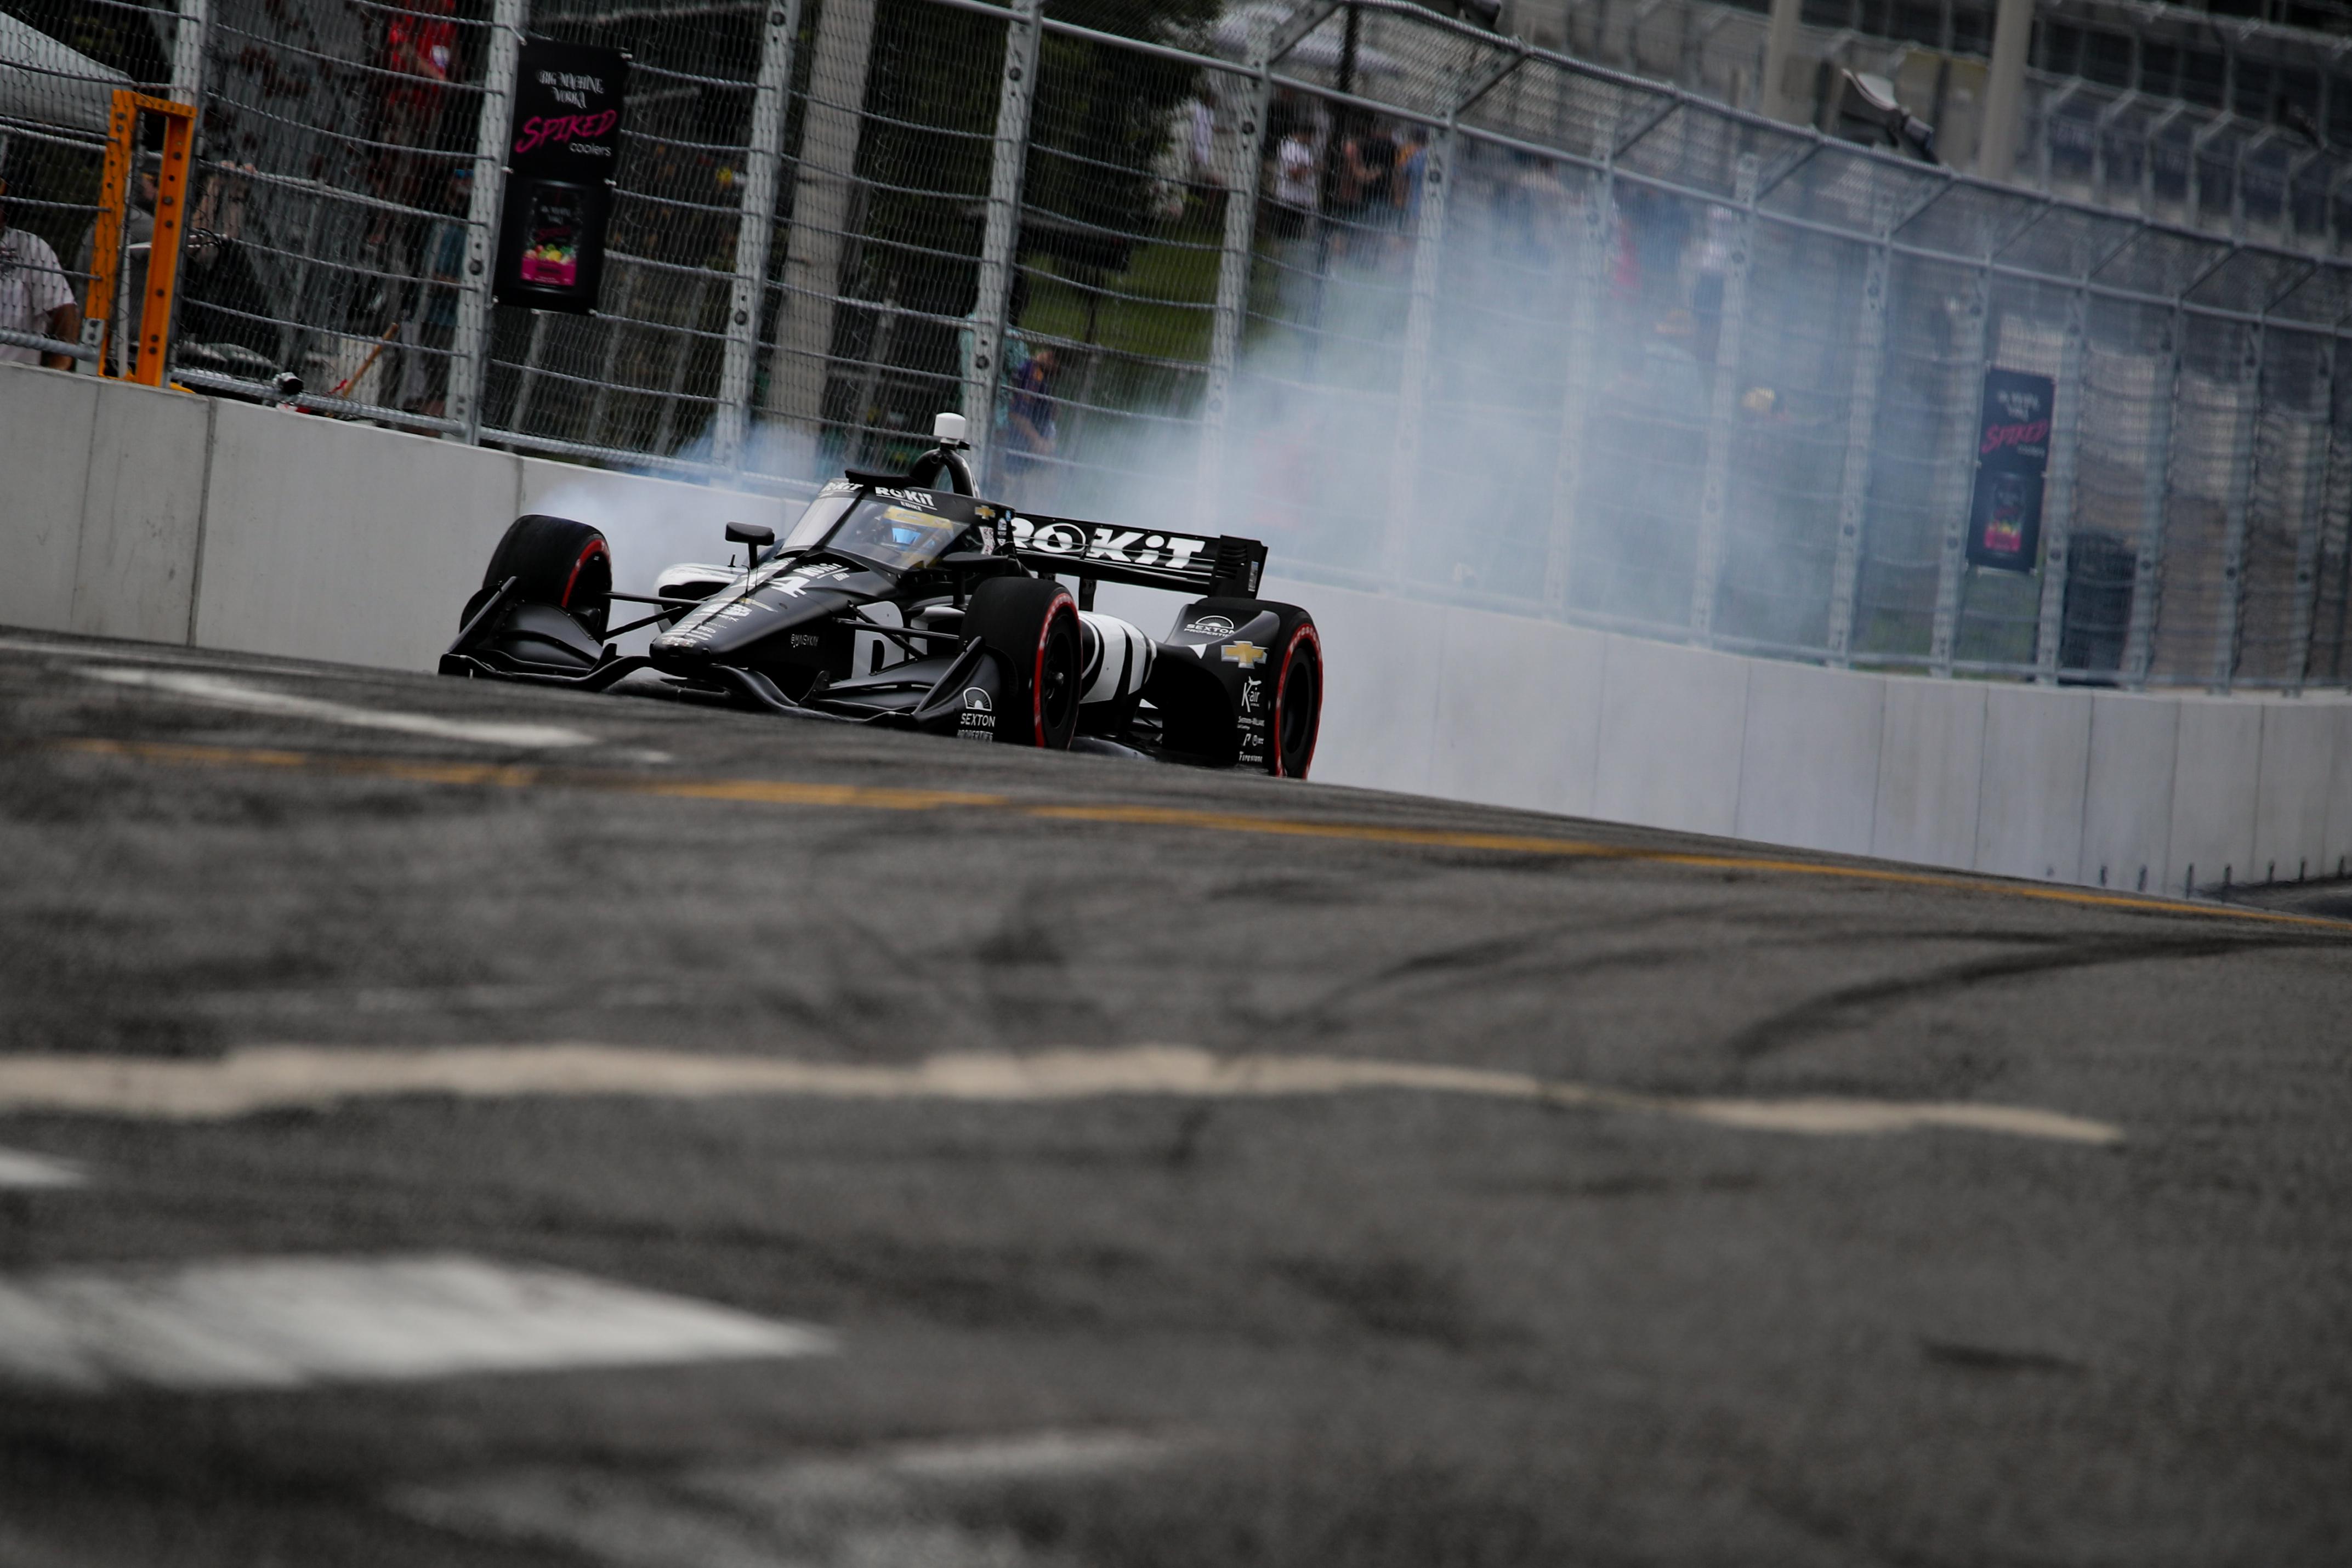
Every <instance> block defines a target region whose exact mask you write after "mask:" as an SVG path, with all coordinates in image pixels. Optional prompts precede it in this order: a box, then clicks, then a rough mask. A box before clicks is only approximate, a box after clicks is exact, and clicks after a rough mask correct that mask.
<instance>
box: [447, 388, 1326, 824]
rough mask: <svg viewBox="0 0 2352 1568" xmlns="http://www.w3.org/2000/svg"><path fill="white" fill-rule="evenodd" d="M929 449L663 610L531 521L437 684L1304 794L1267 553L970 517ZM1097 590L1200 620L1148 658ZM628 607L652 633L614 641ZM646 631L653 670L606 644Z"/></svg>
mask: <svg viewBox="0 0 2352 1568" xmlns="http://www.w3.org/2000/svg"><path fill="white" fill-rule="evenodd" d="M935 435H936V437H937V439H938V441H939V445H938V446H936V447H933V448H932V449H931V450H929V451H928V452H926V453H924V454H923V456H922V457H921V458H919V459H918V460H917V461H916V463H915V465H914V467H913V468H912V469H911V470H910V471H909V472H908V473H905V474H887V475H886V474H865V473H858V472H856V471H854V470H853V471H851V472H850V473H848V474H847V475H846V476H845V477H844V478H842V479H835V480H834V481H833V482H832V483H830V484H828V485H826V486H825V487H824V489H823V490H822V491H820V492H819V493H818V495H817V498H816V500H814V501H812V502H811V503H810V504H809V507H808V510H806V511H804V512H803V513H802V514H801V517H800V521H797V522H795V523H794V524H793V527H792V530H791V531H790V532H788V533H787V534H786V535H785V537H784V538H783V539H782V542H779V541H778V540H777V539H776V537H775V532H774V531H773V530H772V529H768V528H763V527H749V526H745V525H743V524H740V523H730V524H729V525H728V528H727V538H728V539H729V540H730V542H734V543H739V544H742V545H744V546H746V547H747V556H746V563H745V564H744V565H743V566H741V567H737V566H734V565H731V564H730V565H726V566H704V565H682V566H673V567H671V568H669V569H668V570H667V571H666V572H664V573H662V574H661V575H660V577H659V578H658V579H657V580H656V584H655V591H654V595H652V596H651V597H647V596H646V595H636V594H619V593H615V592H614V591H613V560H612V552H611V550H610V549H609V548H608V547H607V545H606V544H605V542H604V535H603V534H602V533H600V532H598V531H596V530H595V529H593V528H591V527H589V526H588V525H587V524H585V523H581V522H574V521H572V520H570V519H568V518H560V517H545V516H537V515H534V516H529V517H520V518H517V519H516V520H515V522H514V525H513V526H512V527H510V528H509V529H508V530H507V531H506V536H505V537H504V538H503V539H501V540H500V541H499V547H498V549H497V550H495V551H494V552H491V555H490V563H489V569H488V571H487V572H486V573H484V574H483V576H482V586H481V588H480V590H479V591H478V592H477V593H476V594H475V595H473V596H472V597H471V598H469V599H467V602H466V607H465V610H464V613H463V614H462V615H461V616H459V622H460V628H461V629H460V630H459V631H458V633H457V641H456V642H454V643H452V644H450V645H449V651H448V652H446V653H445V654H443V655H442V656H441V667H440V668H441V673H442V674H444V675H459V676H478V677H488V678H490V679H500V680H523V681H533V682H539V683H542V684H546V685H553V686H568V687H574V688H579V689H584V690H590V691H604V690H609V689H615V688H622V689H639V690H645V691H646V692H647V694H664V695H669V696H674V697H680V698H686V699H689V700H708V701H713V702H724V703H730V704H732V705H734V706H737V707H742V708H751V709H757V710H766V711H768V712H772V713H780V714H785V715H788V716H790V717H793V718H797V719H815V720H825V721H835V722H845V723H860V724H879V725H886V726H895V727H898V728H902V729H910V730H919V731H926V732H929V733H931V734H938V735H954V736H956V737H957V738H958V739H961V740H966V741H987V742H1001V743H1008V744H1012V745H1020V746H1045V747H1055V748H1067V749H1076V750H1082V751H1096V752H1115V753H1120V754H1128V755H1136V754H1140V755H1145V756H1151V757H1157V758H1160V759H1161V760H1162V761H1166V762H1173V763H1193V764H1196V765H1199V766H1203V767H1238V768H1245V769H1252V770H1260V771H1263V772H1265V773H1278V774H1283V775H1286V776H1288V777H1293V778H1299V777H1304V776H1305V775H1306V773H1307V766H1308V764H1309V763H1312V762H1313V760H1314V757H1315V738H1316V731H1317V729H1318V724H1319V722H1320V720H1321V715H1322V700H1323V654H1322V645H1321V643H1320V641H1319V640H1318V638H1317V637H1316V633H1315V620H1314V617H1313V616H1309V615H1308V614H1307V612H1306V611H1305V610H1302V609H1300V608H1298V607H1297V605H1282V604H1276V603H1273V602H1271V601H1269V600H1263V599H1259V598H1257V597H1256V596H1255V595H1256V593H1257V588H1258V579H1259V576H1260V574H1262V573H1263V572H1264V570H1265V545H1263V544H1261V543H1258V542H1255V541H1254V540H1247V539H1234V538H1216V539H1209V538H1202V537H1198V536H1195V535H1192V534H1185V533H1171V532H1167V531H1148V530H1141V529H1116V528H1110V527H1107V526H1105V525H1103V524H1100V523H1090V522H1077V521H1070V520H1068V519H1065V518H1047V517H1032V516H1026V515H1024V514H1022V513H1020V512H1018V511H1016V510H1013V508H1011V507H1008V506H1003V505H999V504H997V503H995V502H992V501H986V500H980V499H979V498H978V497H977V496H976V495H975V494H974V493H973V487H972V481H971V471H970V469H969V468H968V467H967V465H966V463H965V461H964V458H963V455H962V454H963V449H964V447H963V441H962V438H961V437H962V435H963V421H962V420H961V417H959V416H954V415H942V416H940V419H939V421H938V424H937V426H936V427H935ZM942 480H944V481H945V484H946V487H947V488H945V489H941V488H939V485H940V481H942ZM1065 578H1067V579H1071V580H1074V581H1075V582H1076V584H1077V594H1076V597H1073V596H1072V595H1071V593H1070V590H1069V589H1068V588H1067V587H1066V586H1065V585H1064V583H1063V581H1062V579H1065ZM1097 583H1122V584H1132V585H1135V586H1138V587H1145V588H1162V589H1169V590H1172V591H1174V592H1178V593H1183V594H1190V595H1197V597H1195V598H1193V599H1192V602H1191V603H1190V604H1187V605H1185V606H1184V608H1183V610H1182V611H1181V613H1180V614H1179V615H1178V616H1177V617H1176V625H1175V627H1174V629H1173V630H1171V632H1170V633H1169V634H1168V637H1166V638H1165V639H1164V640H1155V639H1153V638H1151V637H1147V636H1145V635H1144V633H1143V632H1142V631H1140V630H1139V629H1138V628H1137V627H1136V626H1132V625H1130V624H1129V623H1128V622H1126V621H1123V620H1119V619H1117V618H1116V617H1113V616H1106V615H1098V614H1097V613H1095V610H1094V607H1093V606H1094V597H1095V585H1096V584H1097ZM616 601H618V602H622V603H626V604H636V605H650V606H652V607H653V613H652V614H651V615H648V616H644V617H643V618H641V619H639V620H635V621H632V622H629V623H628V624H627V625H625V626H613V625H610V624H608V623H609V622H610V620H611V616H612V606H613V605H614V602H616ZM655 625H659V626H661V628H662V629H661V631H660V632H659V633H658V634H657V635H656V637H654V639H653V642H652V646H651V647H649V648H648V649H647V651H646V653H644V654H642V655H632V656H626V657H624V656H623V655H622V654H621V653H620V651H619V650H618V649H617V648H616V647H614V646H613V645H612V644H611V643H609V642H608V641H607V640H606V639H607V638H608V637H617V636H619V635H620V634H622V633H624V632H628V631H634V630H636V629H638V628H640V627H645V626H655Z"/></svg>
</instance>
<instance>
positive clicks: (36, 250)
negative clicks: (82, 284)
mask: <svg viewBox="0 0 2352 1568" xmlns="http://www.w3.org/2000/svg"><path fill="white" fill-rule="evenodd" d="M7 195H8V182H7V181H5V180H0V327H5V328H6V329H7V330H8V331H12V332H32V333H36V334H37V335H39V336H41V337H47V338H55V339H57V340H58V342H68V343H70V342H79V340H80V337H81V312H80V311H79V310H76V309H75V308H74V297H73V285H72V284H71V283H70V282H68V281H67V279H66V274H65V268H62V267H59V266H58V253H57V252H56V251H54V250H52V249H50V248H49V242H48V241H47V240H46V239H43V238H42V237H40V236H39V235H37V234H34V233H31V232H30V231H28V230H26V229H21V228H13V227H11V226H9V223H8V205H7V200H6V198H7ZM0 364H42V365H47V367H48V368H49V369H51V370H71V369H73V367H74V361H73V356H72V355H71V354H59V353H43V352H42V351H41V350H39V349H35V348H27V347H26V346H24V345H23V344H21V343H0Z"/></svg>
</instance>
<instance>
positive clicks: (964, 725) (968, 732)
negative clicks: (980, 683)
mask: <svg viewBox="0 0 2352 1568" xmlns="http://www.w3.org/2000/svg"><path fill="white" fill-rule="evenodd" d="M975 699H977V700H975ZM963 702H964V707H963V711H962V712H961V713H959V714H957V715H956V739H957V740H959V741H993V740H995V739H996V715H995V714H993V713H992V712H990V711H989V710H988V693H987V692H985V691H982V689H980V688H979V687H977V686H967V687H965V688H964V689H963Z"/></svg>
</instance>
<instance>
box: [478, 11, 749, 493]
mask: <svg viewBox="0 0 2352 1568" xmlns="http://www.w3.org/2000/svg"><path fill="white" fill-rule="evenodd" d="M768 10H769V7H768V6H767V5H764V4H744V3H741V0H736V3H731V4H730V3H727V0H720V3H719V4H698V5H692V6H677V7H670V6H660V5H628V6H620V5H604V4H598V3H597V0H538V3H537V4H535V5H533V6H532V7H531V10H530V31H531V33H532V34H533V35H534V36H537V37H547V38H552V39H556V40H559V41H562V42H567V43H576V44H589V45H596V46H600V47H607V48H616V49H620V50H623V51H624V52H625V53H626V54H627V55H628V57H629V94H628V99H627V102H626V107H625V118H624V120H623V122H622V138H621V151H620V157H619V159H618V160H617V166H616V167H615V168H614V173H613V180H614V193H613V195H614V200H613V207H612V218H611V226H610V228H609V230H608V232H607V237H606V249H605V261H604V285H603V297H602V300H601V302H600V304H599V307H598V310H597V311H596V313H595V314H594V315H593V316H590V315H572V314H568V313H561V312H557V311H552V310H533V311H528V312H527V311H523V310H499V312H497V318H496V323H495V328H494V331H493V333H492V337H491V341H490V345H489V366H488V379H487V383H486V385H485V390H484V396H483V412H482V420H483V425H484V426H485V428H486V429H488V430H490V431H492V432H495V433H497V434H499V435H500V436H503V437H509V438H510V439H511V440H512V441H513V442H514V444H516V445H518V446H522V447H525V448H526V449H536V450H555V451H563V450H569V449H578V450H585V451H589V452H595V451H602V450H619V451H625V452H634V453H642V454H645V455H646V456H648V457H651V458H678V457H681V456H684V457H687V458H693V459H697V460H701V461H707V460H708V459H709V455H710V454H709V444H710V441H711V439H712V436H713V429H714V417H713V416H714V409H715V405H716V400H717V395H718V387H719V379H720V377H719V371H720V360H721V358H722V354H723V352H724V344H725V342H726V339H727V321H728V317H729V314H730V310H731V309H732V304H733V298H732V297H733V285H734V277H735V268H734V261H735V254H736V244H737V237H738V226H739V219H740V210H741V200H742V193H743V190H744V187H745V185H746V183H747V174H748V170H747V168H746V166H745V165H746V152H745V150H746V148H747V147H748V145H749V139H750V136H751V112H752V99H753V95H754V91H755V88H756V80H757V77H758V73H759V68H760V63H761V44H762V40H763V37H764V34H765V32H766V28H765V26H764V24H765V21H766V18H767V15H768ZM444 243H445V245H446V244H447V243H449V242H448V240H447V239H446V237H445V240H444Z"/></svg>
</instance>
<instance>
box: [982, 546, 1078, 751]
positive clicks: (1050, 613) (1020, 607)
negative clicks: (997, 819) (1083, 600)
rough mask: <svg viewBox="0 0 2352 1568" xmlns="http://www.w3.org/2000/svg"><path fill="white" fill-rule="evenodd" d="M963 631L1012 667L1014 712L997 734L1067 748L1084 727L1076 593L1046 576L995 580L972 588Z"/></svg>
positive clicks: (1011, 707)
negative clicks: (1080, 723)
mask: <svg viewBox="0 0 2352 1568" xmlns="http://www.w3.org/2000/svg"><path fill="white" fill-rule="evenodd" d="M963 630H964V634H965V635H966V636H967V637H978V638H979V639H980V641H981V642H982V645H983V646H984V647H987V648H988V650H989V651H990V652H992V653H993V654H995V655H996V656H997V657H998V658H1002V659H1003V661H1004V664H1005V668H1007V669H1009V670H1010V671H1011V672H1012V677H1013V689H1012V690H1011V691H1010V692H1009V693H1008V694H1007V695H1008V699H1009V700H1008V701H1007V702H1006V704H1005V710H1006V711H1007V712H1008V713H1009V714H1010V715H1013V717H1012V718H1011V719H1010V720H1009V721H1006V722H1005V723H1004V724H1003V728H1002V729H1000V730H998V731H997V732H996V738H997V739H998V740H999V741H1003V742H1011V743H1012V744H1013V745H1016V746H1042V747H1045V749H1047V750H1049V751H1057V752H1060V751H1067V750H1068V749H1069V745H1070V737H1071V736H1073V735H1075V734H1076V733H1077V729H1078V697H1079V695H1080V693H1079V690H1078V676H1079V667H1080V663H1081V658H1080V656H1081V653H1082V649H1083V645H1082V643H1081V641H1080V639H1079V634H1078V603H1077V601H1076V599H1073V598H1071V597H1070V591H1069V590H1068V589H1067V588H1065V587H1063V586H1062V585H1061V584H1059V583H1054V582H1049V581H1047V580H1045V579H1044V578H1041V577H991V578H989V579H988V580H987V581H985V582H983V583H982V584H980V585H979V586H978V587H976V588H974V589H973V590H972V593H971V604H970V605H968V606H967V607H966V608H965V610H964V613H963Z"/></svg>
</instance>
